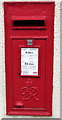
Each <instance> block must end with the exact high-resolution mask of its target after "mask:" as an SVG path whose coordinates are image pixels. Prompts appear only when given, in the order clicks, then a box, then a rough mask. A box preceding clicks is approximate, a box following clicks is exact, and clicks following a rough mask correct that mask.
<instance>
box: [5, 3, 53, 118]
mask: <svg viewBox="0 0 62 120" xmlns="http://www.w3.org/2000/svg"><path fill="white" fill-rule="evenodd" d="M4 15H5V17H4V22H5V70H6V114H7V115H35V116H39V115H41V116H51V115H52V86H53V51H54V49H53V46H54V2H4Z"/></svg>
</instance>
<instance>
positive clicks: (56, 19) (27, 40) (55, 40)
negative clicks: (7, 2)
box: [1, 2, 60, 117]
mask: <svg viewBox="0 0 62 120" xmlns="http://www.w3.org/2000/svg"><path fill="white" fill-rule="evenodd" d="M1 7H2V8H3V6H2V4H1ZM10 14H11V13H10ZM55 15H56V16H55V34H54V35H55V36H54V42H55V43H54V45H55V47H54V50H55V52H56V54H54V55H55V56H54V60H55V61H56V62H55V61H54V70H55V71H56V72H55V71H54V78H55V80H53V105H54V103H55V104H56V102H54V101H55V99H56V98H55V97H56V96H57V95H58V99H57V101H59V88H57V86H58V83H59V81H58V82H57V81H56V80H57V76H58V78H59V70H58V69H56V68H57V67H58V66H59V62H57V61H59V57H58V59H56V57H57V56H58V53H59V47H60V46H59V41H58V40H59V37H58V36H59V28H58V27H57V26H59V24H57V22H58V21H59V19H58V18H59V3H57V2H56V6H55ZM3 17H4V16H3V15H2V18H3ZM12 19H14V18H12ZM30 19H31V18H30ZM39 19H41V18H39ZM43 19H44V21H47V20H46V18H43ZM43 19H42V20H43ZM32 20H33V19H32ZM44 21H43V22H42V25H39V23H38V22H37V23H36V24H37V28H36V26H33V27H32V29H33V28H35V29H39V30H40V29H42V30H43V29H46V22H45V24H44ZM33 22H34V21H33ZM39 22H40V21H39ZM30 24H31V23H30ZM11 25H12V23H11ZM18 25H20V23H19V21H18V23H17V20H16V21H15V20H14V22H13V28H12V30H14V31H15V29H18V31H20V29H21V28H19V26H18ZM20 26H21V25H20ZM23 27H24V26H23V23H22V29H23ZM25 27H26V26H25ZM56 28H57V31H58V32H56ZM25 29H27V28H25ZM27 31H28V30H27ZM32 34H33V32H32ZM30 35H31V34H30ZM19 37H20V36H19ZM23 37H24V35H23V36H22V39H24V40H25V38H23ZM57 38H58V40H57ZM11 39H12V40H13V41H14V42H15V40H14V38H13V36H11ZM17 39H18V42H19V41H20V38H17V36H16V41H17ZM29 39H30V37H27V38H26V44H27V45H28V44H34V42H35V41H34V38H31V39H30V40H32V39H33V40H32V41H31V42H29V41H30V40H29ZM36 39H37V36H35V40H36ZM39 39H40V38H38V40H37V41H39V43H38V44H39V45H40V41H42V40H39ZM42 39H43V40H44V42H45V41H47V39H48V37H46V38H45V36H44V38H42ZM24 40H23V41H24ZM37 41H36V43H35V44H37ZM19 44H21V43H19ZM23 44H24V43H23ZM41 44H42V46H41V47H42V48H43V46H44V43H41ZM14 45H15V44H13V46H14ZM45 45H46V44H45ZM56 45H57V47H58V49H57V48H56ZM3 46H4V45H3ZM16 46H17V43H16ZM24 47H26V46H24ZM20 48H21V46H20ZM3 49H4V48H3ZM35 49H36V50H37V52H36V54H35ZM44 49H45V46H44ZM14 50H16V47H15V49H14ZM19 50H20V49H19ZM26 50H27V51H28V48H27V49H26ZM40 50H41V49H40ZM16 51H17V50H16ZM20 51H21V50H20ZM20 51H19V52H20ZM33 51H34V52H33ZM42 51H43V50H42ZM23 52H24V49H23V47H22V54H23ZM29 52H31V53H32V52H33V53H34V54H35V55H36V57H35V60H36V61H37V63H36V64H35V66H37V64H38V60H37V59H38V52H39V48H38V46H36V47H35V48H34V49H33V50H32V49H29ZM27 53H28V52H27ZM42 54H43V53H42ZM20 55H21V52H20ZM14 56H15V55H14ZM22 56H23V55H22ZM27 56H28V57H30V55H29V53H28V55H27ZM44 56H45V54H44ZM16 57H17V56H16ZM32 57H33V55H32ZM3 58H4V56H3ZM39 58H40V57H39ZM23 59H24V58H23V57H22V60H23ZM43 60H44V58H43ZM29 61H30V59H29ZM29 61H28V62H29ZM15 62H17V61H15ZM24 62H25V61H24ZM14 64H15V63H14ZM20 64H21V59H20ZM25 64H26V65H27V64H28V63H26V62H25ZM30 64H31V63H30ZM32 64H34V60H33V63H32ZM32 64H31V66H32ZM56 64H58V66H57V65H56ZM14 66H15V65H14ZM28 66H29V65H28ZM24 67H25V66H24ZM39 68H40V67H39ZM15 69H16V66H15ZM40 69H41V68H40ZM19 70H20V71H19V72H18V73H19V74H18V75H20V78H21V76H22V77H23V76H24V77H25V76H26V74H27V73H26V72H27V71H25V72H24V68H23V65H22V72H21V69H19ZM34 70H35V69H34ZM37 71H38V68H37V69H36V71H34V79H35V76H36V77H37V76H38V77H39V76H40V75H41V73H40V72H39V71H38V73H37ZM57 71H58V73H57ZM4 72H5V71H4ZM29 72H30V71H28V74H29V75H32V76H33V70H31V73H29ZM39 73H40V74H39ZM35 74H36V75H35ZM56 75H57V76H56ZM38 79H39V78H38ZM33 81H34V80H33ZM33 81H31V79H30V82H29V81H27V82H26V81H25V80H22V82H25V83H22V84H23V85H22V89H21V91H22V93H21V97H22V99H23V100H24V99H25V101H29V99H33V101H39V97H40V96H41V94H42V93H41V94H40V96H37V91H38V88H37V86H35V85H34V86H33V83H32V82H33ZM16 82H18V81H16ZM36 82H37V81H36ZM14 83H15V82H14ZM18 84H19V83H18ZM40 84H41V83H40ZM29 85H30V86H31V88H30V89H29V91H31V90H32V89H34V90H35V92H34V93H33V94H32V93H30V92H28V94H29V93H30V94H29V95H30V96H29V95H26V94H25V93H24V90H26V89H27V90H28V86H29ZM43 86H44V85H43ZM19 87H20V86H19ZM4 89H5V86H4ZM40 89H41V88H40ZM43 89H44V88H43ZM57 89H58V91H57V92H56V90H57ZM55 93H56V94H55ZM31 97H32V98H31ZM15 98H16V93H15ZM40 98H41V97H40ZM4 99H5V98H4ZM41 99H44V98H41ZM18 101H19V102H18V103H17V99H16V101H15V103H16V104H17V105H14V108H15V107H16V106H18V108H17V109H19V110H20V108H19V105H20V103H21V105H22V106H23V103H22V102H20V100H18ZM2 102H4V101H2ZM27 105H28V107H30V106H29V103H28V104H27ZM33 105H34V106H35V107H36V108H37V107H38V106H39V107H40V106H41V101H40V104H39V105H38V106H37V104H32V103H31V106H33ZM53 105H52V106H53ZM57 106H59V103H57ZM54 108H55V107H54V106H53V109H52V117H54V116H55V113H57V112H58V111H59V116H60V110H58V109H59V107H58V108H57V109H56V110H55V109H54ZM38 115H39V114H38ZM3 116H6V117H7V115H5V111H4V115H3ZM21 117H22V116H21Z"/></svg>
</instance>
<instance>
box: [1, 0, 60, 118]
mask: <svg viewBox="0 0 62 120" xmlns="http://www.w3.org/2000/svg"><path fill="white" fill-rule="evenodd" d="M4 1H14V2H15V1H16V0H0V119H1V118H21V117H23V118H25V117H27V118H29V117H31V118H32V116H7V115H6V98H5V96H6V91H5V90H6V84H5V41H4V39H5V35H4V8H3V2H4ZM18 1H26V0H18ZM28 1H33V0H28ZM34 1H35V0H34ZM37 1H38V0H37ZM40 1H47V0H40ZM49 1H54V0H49ZM52 110H53V111H52V116H51V117H47V118H60V1H59V0H55V24H54V73H53V103H52ZM40 118H42V117H41V116H40ZM43 118H44V117H43Z"/></svg>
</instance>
